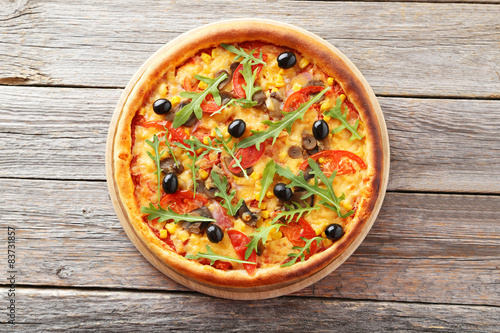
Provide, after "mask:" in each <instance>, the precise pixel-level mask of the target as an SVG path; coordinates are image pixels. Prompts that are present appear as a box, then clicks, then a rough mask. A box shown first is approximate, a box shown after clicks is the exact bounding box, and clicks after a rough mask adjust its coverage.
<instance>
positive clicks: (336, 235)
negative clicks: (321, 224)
mask: <svg viewBox="0 0 500 333" xmlns="http://www.w3.org/2000/svg"><path fill="white" fill-rule="evenodd" d="M325 235H326V238H328V239H330V240H332V241H336V240H339V239H340V238H341V237H342V236H343V235H344V229H342V226H341V225H339V224H336V223H332V224H330V225H328V226H327V227H326V229H325Z"/></svg>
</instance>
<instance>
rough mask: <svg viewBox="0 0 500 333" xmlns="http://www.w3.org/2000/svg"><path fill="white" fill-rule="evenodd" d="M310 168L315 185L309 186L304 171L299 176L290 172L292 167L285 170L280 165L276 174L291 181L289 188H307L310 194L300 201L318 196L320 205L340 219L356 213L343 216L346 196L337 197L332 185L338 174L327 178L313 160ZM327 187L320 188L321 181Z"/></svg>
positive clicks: (334, 173)
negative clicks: (343, 203) (341, 206)
mask: <svg viewBox="0 0 500 333" xmlns="http://www.w3.org/2000/svg"><path fill="white" fill-rule="evenodd" d="M308 163H309V166H310V167H311V169H312V171H311V172H310V174H313V175H314V184H309V182H308V181H306V180H305V179H304V172H303V171H302V170H300V171H299V175H298V176H296V175H295V174H294V173H293V172H292V171H290V167H287V168H286V169H284V168H283V167H282V166H280V165H276V172H277V173H278V174H279V175H280V176H282V177H285V178H287V179H288V180H290V181H291V183H290V184H289V185H287V187H290V188H292V187H293V186H299V187H303V188H305V189H306V190H307V191H308V193H307V194H305V195H303V196H302V197H301V198H300V199H302V200H304V199H307V198H309V197H310V196H312V195H318V196H319V197H320V198H321V200H320V202H319V203H320V204H322V205H324V206H325V207H328V208H330V209H332V210H334V211H335V212H336V213H337V215H338V216H339V217H342V218H345V217H348V216H350V215H352V214H353V213H354V211H353V210H350V211H348V212H347V213H345V214H342V212H341V211H340V205H339V204H340V202H341V201H342V200H344V199H345V194H344V193H342V195H341V196H340V197H337V196H336V195H335V192H334V191H333V187H332V183H333V179H334V178H335V176H336V175H337V172H333V173H332V175H331V176H330V178H328V177H326V176H325V174H324V173H323V172H322V171H321V169H320V168H319V166H318V164H316V162H314V161H313V160H312V159H308ZM318 179H319V180H321V182H322V183H323V184H324V185H325V186H326V189H324V188H321V187H319V180H318Z"/></svg>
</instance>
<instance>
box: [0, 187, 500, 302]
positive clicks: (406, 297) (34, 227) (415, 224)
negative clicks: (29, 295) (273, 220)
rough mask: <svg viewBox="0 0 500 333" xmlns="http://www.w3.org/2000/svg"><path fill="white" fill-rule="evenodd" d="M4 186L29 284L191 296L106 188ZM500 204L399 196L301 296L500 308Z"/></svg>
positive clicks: (23, 277) (6, 222)
mask: <svg viewBox="0 0 500 333" xmlns="http://www.w3.org/2000/svg"><path fill="white" fill-rule="evenodd" d="M0 188H2V201H3V203H2V205H1V207H0V225H1V227H2V228H5V227H7V226H13V227H15V228H17V249H18V253H17V266H18V269H19V270H20V272H21V273H20V274H19V276H20V277H19V279H18V281H19V283H20V284H23V285H31V286H35V285H36V286H68V287H70V286H79V287H107V288H126V289H150V290H184V291H185V290H187V289H186V288H183V287H181V286H179V285H177V284H176V283H174V282H173V281H171V280H169V279H168V278H166V277H165V276H163V275H162V274H161V273H160V272H159V271H157V270H156V269H155V268H153V267H152V266H151V265H150V264H149V263H148V262H147V261H146V260H145V259H144V258H143V257H142V256H141V255H140V254H139V252H138V251H137V250H136V249H135V248H134V247H133V245H132V243H131V242H130V241H129V240H128V238H127V237H126V235H125V233H124V232H123V230H122V227H121V225H120V223H119V222H118V220H117V218H116V216H115V215H114V212H113V210H112V208H111V203H110V201H109V199H108V194H107V188H106V184H105V183H104V182H73V181H41V180H14V179H11V180H7V179H4V180H1V181H0ZM21 198H22V199H21ZM498 207H500V197H499V196H467V195H430V194H429V195H424V194H399V193H389V194H388V195H387V197H386V200H385V203H384V206H383V208H382V210H381V212H380V215H379V218H378V220H377V221H376V222H375V225H374V227H373V228H372V231H371V232H370V234H369V235H368V237H367V238H366V239H365V241H364V242H363V243H362V245H361V246H360V247H359V248H358V250H357V251H356V252H355V254H354V255H353V256H352V257H351V258H350V259H348V260H347V262H346V263H344V264H343V265H342V266H341V267H340V268H339V269H338V270H336V271H335V272H334V273H332V274H331V275H329V276H328V277H327V278H325V279H324V280H322V281H320V282H319V283H316V284H315V285H313V286H311V287H309V288H306V289H305V290H303V291H301V292H298V293H296V295H302V296H317V297H339V298H348V299H373V300H385V301H415V302H429V303H450V304H451V303H454V304H483V305H500V293H499V292H498V291H499V290H500V280H499V276H500V270H499V266H500V256H499V252H498V248H499V244H500V240H499V235H500V224H499V223H498V221H500V211H499V209H498ZM4 246H5V245H4ZM450 283H452V285H450Z"/></svg>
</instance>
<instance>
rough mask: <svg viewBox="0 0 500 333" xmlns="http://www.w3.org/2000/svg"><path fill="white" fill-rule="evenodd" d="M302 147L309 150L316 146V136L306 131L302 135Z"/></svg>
mask: <svg viewBox="0 0 500 333" xmlns="http://www.w3.org/2000/svg"><path fill="white" fill-rule="evenodd" d="M302 147H303V148H304V149H305V150H311V149H314V148H316V147H317V141H316V138H315V137H314V136H313V135H311V134H308V133H305V134H303V135H302Z"/></svg>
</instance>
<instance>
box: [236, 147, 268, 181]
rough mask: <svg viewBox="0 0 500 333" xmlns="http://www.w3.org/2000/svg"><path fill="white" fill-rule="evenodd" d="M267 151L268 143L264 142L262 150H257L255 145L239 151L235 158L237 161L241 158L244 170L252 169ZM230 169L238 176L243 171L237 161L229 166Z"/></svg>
mask: <svg viewBox="0 0 500 333" xmlns="http://www.w3.org/2000/svg"><path fill="white" fill-rule="evenodd" d="M265 149H266V143H265V142H262V143H261V144H260V150H257V148H256V147H255V145H253V146H250V147H247V148H241V149H238V151H237V152H236V154H234V156H235V157H236V158H237V159H239V158H240V156H241V162H240V164H241V166H242V167H243V169H246V168H249V167H251V166H252V165H255V164H256V163H257V162H258V161H259V160H260V158H261V157H262V155H264V150H265ZM228 169H229V171H231V172H232V173H234V174H237V173H239V172H241V171H242V170H241V168H240V167H239V166H238V165H237V164H236V161H234V160H233V161H231V163H230V164H229V166H228Z"/></svg>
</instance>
